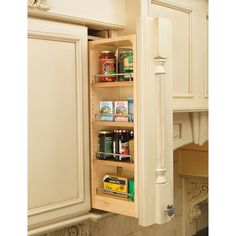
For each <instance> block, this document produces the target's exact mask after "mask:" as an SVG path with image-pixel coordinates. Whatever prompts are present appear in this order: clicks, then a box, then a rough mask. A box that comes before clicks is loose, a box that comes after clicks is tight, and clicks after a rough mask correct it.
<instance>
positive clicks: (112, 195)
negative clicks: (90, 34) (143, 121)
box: [89, 35, 138, 217]
mask: <svg viewBox="0 0 236 236" xmlns="http://www.w3.org/2000/svg"><path fill="white" fill-rule="evenodd" d="M135 42H136V37H135V36H134V35H131V36H122V37H117V38H108V39H103V40H95V41H91V42H90V43H89V58H90V136H91V145H90V146H91V169H92V170H91V190H92V208H96V209H100V210H107V211H110V212H114V213H118V214H123V215H127V216H132V217H138V201H137V199H138V194H137V191H136V189H137V186H136V185H137V182H136V181H135V180H136V179H137V150H136V149H137V144H136V143H137V138H136V134H137V123H136V103H135V101H136V92H135V84H136V60H135V59H136V43H135Z"/></svg>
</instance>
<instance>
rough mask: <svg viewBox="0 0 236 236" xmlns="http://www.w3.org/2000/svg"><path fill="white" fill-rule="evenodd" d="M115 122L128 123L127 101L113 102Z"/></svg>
mask: <svg viewBox="0 0 236 236" xmlns="http://www.w3.org/2000/svg"><path fill="white" fill-rule="evenodd" d="M114 107H115V115H114V119H115V121H128V120H129V116H128V101H115V105H114Z"/></svg>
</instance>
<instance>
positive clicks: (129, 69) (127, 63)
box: [124, 52, 133, 80]
mask: <svg viewBox="0 0 236 236" xmlns="http://www.w3.org/2000/svg"><path fill="white" fill-rule="evenodd" d="M124 72H125V73H133V52H127V53H125V54H124ZM130 78H131V77H130V75H125V76H124V80H130ZM131 80H132V78H131Z"/></svg>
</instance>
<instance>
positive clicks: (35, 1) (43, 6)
mask: <svg viewBox="0 0 236 236" xmlns="http://www.w3.org/2000/svg"><path fill="white" fill-rule="evenodd" d="M28 7H30V8H37V9H40V10H49V6H48V1H47V0H28Z"/></svg>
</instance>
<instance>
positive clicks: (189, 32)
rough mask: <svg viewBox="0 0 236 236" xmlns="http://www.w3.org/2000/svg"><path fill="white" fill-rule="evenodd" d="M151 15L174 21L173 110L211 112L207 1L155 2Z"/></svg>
mask: <svg viewBox="0 0 236 236" xmlns="http://www.w3.org/2000/svg"><path fill="white" fill-rule="evenodd" d="M151 2H152V4H150V15H151V16H152V17H164V18H167V19H169V20H170V21H171V22H172V26H173V39H172V48H173V52H172V57H173V76H172V80H173V109H174V110H175V111H181V112H182V111H186V112H187V111H205V110H207V109H208V97H207V96H208V95H207V93H208V91H207V90H208V79H207V40H208V39H207V4H208V1H207V0H187V1H186V0H171V1H169V0H163V1H157V0H152V1H151Z"/></svg>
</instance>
